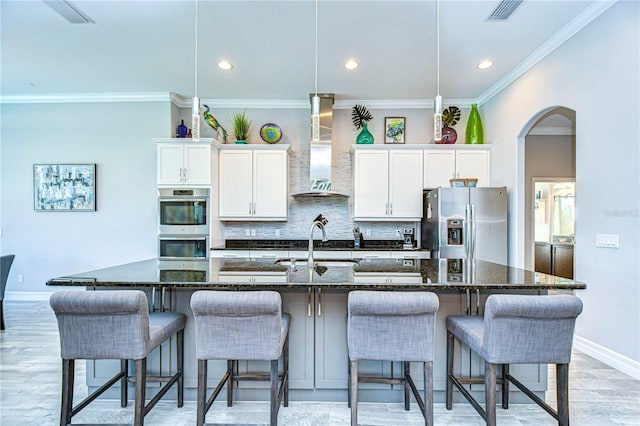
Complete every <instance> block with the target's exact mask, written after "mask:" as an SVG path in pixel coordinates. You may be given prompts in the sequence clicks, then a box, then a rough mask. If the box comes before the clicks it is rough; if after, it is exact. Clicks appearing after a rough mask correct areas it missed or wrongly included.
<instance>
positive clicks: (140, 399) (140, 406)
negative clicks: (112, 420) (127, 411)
mask: <svg viewBox="0 0 640 426" xmlns="http://www.w3.org/2000/svg"><path fill="white" fill-rule="evenodd" d="M146 388H147V358H142V359H137V360H136V402H135V410H134V417H133V425H134V426H143V425H144V414H145V409H144V405H145V404H144V403H145V398H146V395H145V392H146Z"/></svg>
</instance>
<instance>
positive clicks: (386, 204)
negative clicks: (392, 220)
mask: <svg viewBox="0 0 640 426" xmlns="http://www.w3.org/2000/svg"><path fill="white" fill-rule="evenodd" d="M384 214H386V215H389V203H384Z"/></svg>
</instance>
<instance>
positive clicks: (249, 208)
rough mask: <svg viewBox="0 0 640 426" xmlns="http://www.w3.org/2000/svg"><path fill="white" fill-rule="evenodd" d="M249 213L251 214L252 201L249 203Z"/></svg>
mask: <svg viewBox="0 0 640 426" xmlns="http://www.w3.org/2000/svg"><path fill="white" fill-rule="evenodd" d="M249 215H251V203H249Z"/></svg>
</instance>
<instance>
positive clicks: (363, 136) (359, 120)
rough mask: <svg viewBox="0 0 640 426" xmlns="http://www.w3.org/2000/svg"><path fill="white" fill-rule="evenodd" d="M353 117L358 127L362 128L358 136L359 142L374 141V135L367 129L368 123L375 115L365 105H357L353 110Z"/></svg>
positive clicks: (367, 142)
mask: <svg viewBox="0 0 640 426" xmlns="http://www.w3.org/2000/svg"><path fill="white" fill-rule="evenodd" d="M351 119H352V120H353V125H354V126H356V129H362V131H361V132H360V134H359V135H358V137H357V138H356V143H357V144H371V143H373V135H372V134H371V133H370V132H369V130H368V129H367V123H368V122H369V121H371V120H372V119H373V115H371V113H370V112H369V110H368V109H367V108H366V107H365V106H363V105H356V106H354V107H353V110H352V111H351Z"/></svg>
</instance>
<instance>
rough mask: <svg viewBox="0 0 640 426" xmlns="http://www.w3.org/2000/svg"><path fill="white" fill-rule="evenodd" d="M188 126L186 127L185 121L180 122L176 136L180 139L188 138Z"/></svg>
mask: <svg viewBox="0 0 640 426" xmlns="http://www.w3.org/2000/svg"><path fill="white" fill-rule="evenodd" d="M187 131H188V129H187V126H185V125H184V120H180V124H179V125H178V128H177V129H176V135H177V136H178V137H179V138H186V137H187Z"/></svg>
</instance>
